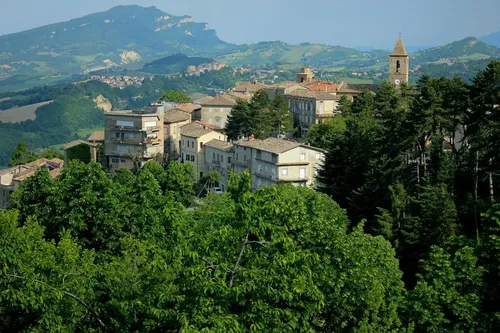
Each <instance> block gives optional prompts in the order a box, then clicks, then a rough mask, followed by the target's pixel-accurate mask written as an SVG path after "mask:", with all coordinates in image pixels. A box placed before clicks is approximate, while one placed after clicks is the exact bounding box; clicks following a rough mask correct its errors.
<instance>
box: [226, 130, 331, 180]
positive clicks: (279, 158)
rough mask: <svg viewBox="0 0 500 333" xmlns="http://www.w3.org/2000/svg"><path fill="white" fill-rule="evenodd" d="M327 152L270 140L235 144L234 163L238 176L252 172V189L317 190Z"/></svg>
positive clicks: (279, 140)
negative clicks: (281, 186)
mask: <svg viewBox="0 0 500 333" xmlns="http://www.w3.org/2000/svg"><path fill="white" fill-rule="evenodd" d="M324 154H325V151H324V150H322V149H319V148H315V147H311V146H306V145H303V144H300V143H298V142H293V141H288V140H283V139H276V138H268V139H265V140H256V139H248V140H240V141H237V142H235V143H234V156H233V159H232V163H233V165H234V171H235V172H236V173H238V174H239V173H242V172H244V171H245V170H249V172H250V174H251V176H252V188H253V189H257V188H260V187H262V186H272V185H276V184H277V183H278V182H285V183H291V184H293V185H295V186H314V185H315V178H316V175H317V172H318V170H319V168H320V166H321V165H322V163H323V160H324Z"/></svg>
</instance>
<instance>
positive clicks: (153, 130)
mask: <svg viewBox="0 0 500 333" xmlns="http://www.w3.org/2000/svg"><path fill="white" fill-rule="evenodd" d="M160 129H161V127H160V126H151V127H148V128H146V133H148V134H151V133H156V132H159V131H160Z"/></svg>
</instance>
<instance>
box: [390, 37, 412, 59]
mask: <svg viewBox="0 0 500 333" xmlns="http://www.w3.org/2000/svg"><path fill="white" fill-rule="evenodd" d="M406 55H408V53H406V49H405V46H404V44H403V40H402V39H401V37H399V38H398V41H397V42H396V46H394V51H392V53H391V56H406Z"/></svg>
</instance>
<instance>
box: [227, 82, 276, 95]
mask: <svg viewBox="0 0 500 333" xmlns="http://www.w3.org/2000/svg"><path fill="white" fill-rule="evenodd" d="M264 88H267V85H265V84H263V83H260V82H248V83H244V84H240V85H239V86H236V87H234V88H233V89H232V91H234V92H239V93H256V92H257V91H259V90H261V89H264Z"/></svg>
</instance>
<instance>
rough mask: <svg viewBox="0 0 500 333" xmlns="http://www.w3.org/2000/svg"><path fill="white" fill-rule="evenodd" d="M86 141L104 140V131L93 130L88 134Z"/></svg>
mask: <svg viewBox="0 0 500 333" xmlns="http://www.w3.org/2000/svg"><path fill="white" fill-rule="evenodd" d="M87 141H104V131H95V132H94V133H92V134H90V136H89V137H88V139H87Z"/></svg>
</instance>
